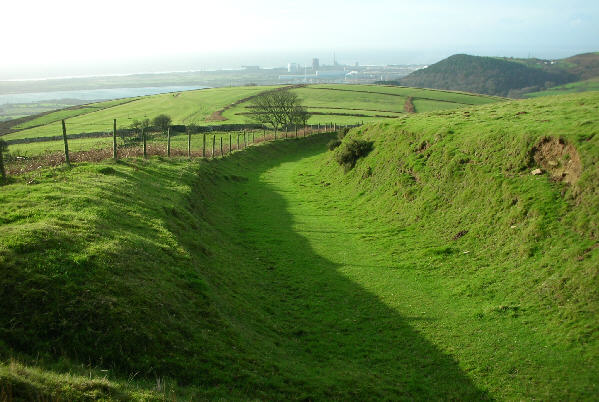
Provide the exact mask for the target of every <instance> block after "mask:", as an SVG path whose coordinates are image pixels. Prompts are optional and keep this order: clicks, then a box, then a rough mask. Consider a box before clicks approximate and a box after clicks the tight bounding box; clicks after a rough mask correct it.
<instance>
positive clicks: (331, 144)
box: [327, 140, 341, 151]
mask: <svg viewBox="0 0 599 402" xmlns="http://www.w3.org/2000/svg"><path fill="white" fill-rule="evenodd" d="M339 145H341V140H331V141H329V143H328V144H327V148H328V149H329V151H332V150H333V149H335V148H337V147H338V146H339Z"/></svg>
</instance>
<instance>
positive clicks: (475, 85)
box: [400, 53, 599, 97]
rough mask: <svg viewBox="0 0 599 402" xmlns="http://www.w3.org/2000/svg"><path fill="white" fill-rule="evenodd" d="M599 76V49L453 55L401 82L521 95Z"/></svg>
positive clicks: (419, 85)
mask: <svg viewBox="0 0 599 402" xmlns="http://www.w3.org/2000/svg"><path fill="white" fill-rule="evenodd" d="M595 76H599V53H585V54H580V55H576V56H572V57H569V58H566V59H560V60H542V59H536V58H532V59H516V58H499V57H481V56H471V55H466V54H456V55H453V56H450V57H448V58H446V59H444V60H441V61H440V62H438V63H435V64H433V65H431V66H429V67H428V68H425V69H422V70H418V71H415V72H413V73H412V74H410V75H408V76H407V77H404V78H403V79H401V81H400V84H401V85H406V86H415V87H423V88H435V89H450V90H458V91H467V92H475V93H482V94H489V95H499V96H509V97H521V96H522V95H523V94H524V93H527V92H534V91H541V90H544V89H547V88H551V87H554V86H556V85H561V84H566V83H569V82H574V81H578V80H583V79H588V78H592V77H595Z"/></svg>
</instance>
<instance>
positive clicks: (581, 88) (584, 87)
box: [525, 77, 599, 98]
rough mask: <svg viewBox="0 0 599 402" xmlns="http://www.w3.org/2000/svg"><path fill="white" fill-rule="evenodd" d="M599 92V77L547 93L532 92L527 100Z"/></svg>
mask: <svg viewBox="0 0 599 402" xmlns="http://www.w3.org/2000/svg"><path fill="white" fill-rule="evenodd" d="M587 91H599V77H596V78H591V79H588V80H584V81H577V82H571V83H569V84H564V85H559V86H556V87H552V88H549V89H546V90H545V91H539V92H530V93H527V94H525V96H526V97H527V98H538V97H539V96H551V95H564V94H569V93H576V92H587Z"/></svg>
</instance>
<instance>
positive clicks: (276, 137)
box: [275, 127, 277, 141]
mask: <svg viewBox="0 0 599 402" xmlns="http://www.w3.org/2000/svg"><path fill="white" fill-rule="evenodd" d="M276 140H277V128H276V127H275V141H276Z"/></svg>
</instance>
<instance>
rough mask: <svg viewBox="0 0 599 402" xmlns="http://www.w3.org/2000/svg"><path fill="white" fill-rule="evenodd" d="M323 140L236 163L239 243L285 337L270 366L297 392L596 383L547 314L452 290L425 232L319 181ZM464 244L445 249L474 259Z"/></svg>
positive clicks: (527, 388) (433, 391) (431, 395)
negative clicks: (495, 307)
mask: <svg viewBox="0 0 599 402" xmlns="http://www.w3.org/2000/svg"><path fill="white" fill-rule="evenodd" d="M323 145H324V142H323V140H322V139H321V140H314V141H312V144H311V147H312V148H311V149H309V150H303V152H301V153H294V154H287V156H284V157H283V158H282V159H279V160H276V159H275V160H274V161H268V162H265V164H263V166H262V167H260V168H257V169H255V170H253V171H249V172H248V171H247V170H246V171H245V172H241V171H238V172H237V174H245V175H246V176H247V178H248V181H247V182H244V183H239V184H236V185H235V187H234V188H235V190H234V191H235V193H234V198H235V199H236V200H237V201H236V204H235V207H234V208H233V210H235V211H237V214H236V221H237V224H238V225H239V227H240V234H239V236H240V237H239V239H238V241H239V243H240V244H243V245H244V247H245V249H246V250H248V253H249V255H247V256H246V259H247V260H249V259H251V260H254V261H257V265H258V266H261V268H260V269H261V273H258V274H257V276H256V277H255V278H253V279H252V280H254V281H256V286H257V288H256V289H259V291H260V292H262V293H263V294H262V296H261V299H262V300H263V301H264V303H265V305H263V306H261V308H264V309H265V310H266V311H268V312H269V314H270V317H268V321H271V322H272V323H273V326H274V327H275V328H276V332H277V333H278V335H281V337H280V338H279V340H278V341H276V342H275V344H276V345H277V347H276V349H277V350H279V352H281V350H285V352H283V353H287V354H288V355H287V356H285V357H284V358H280V359H279V358H276V359H273V361H279V362H282V361H286V363H285V365H288V366H287V367H286V368H284V367H279V368H277V369H276V371H278V370H279V369H281V371H284V370H288V372H287V373H286V374H283V375H282V376H283V377H286V376H288V375H289V376H291V377H293V376H295V375H297V381H299V383H298V385H299V389H301V390H303V392H305V394H304V395H298V396H299V397H306V398H316V399H318V398H319V397H322V396H323V395H324V396H327V397H342V398H345V397H349V396H352V397H358V398H361V399H362V398H363V399H371V398H375V399H382V398H391V399H396V398H407V399H422V400H430V399H439V398H441V399H487V398H491V399H494V398H499V399H522V398H525V399H528V398H531V399H532V398H541V399H554V398H555V399H562V398H570V397H575V398H576V397H580V396H583V395H586V396H587V397H588V396H589V395H591V394H592V393H593V392H594V391H593V389H591V388H588V387H589V386H591V387H592V385H590V384H593V382H594V381H593V377H594V376H595V375H594V374H593V373H592V370H589V366H588V365H589V364H590V365H591V366H593V365H594V363H593V362H590V361H589V362H584V360H578V359H579V356H580V358H581V359H583V357H582V355H579V354H578V353H577V352H576V351H575V349H576V348H575V347H573V346H572V345H565V344H555V343H553V342H552V339H551V336H550V335H548V332H549V331H550V329H549V328H547V327H545V326H544V323H543V321H544V319H543V315H542V314H540V315H537V314H536V313H534V312H519V313H512V312H510V311H509V308H508V309H507V310H508V311H507V313H506V314H504V313H503V312H501V311H499V312H494V311H484V308H482V306H483V305H485V304H486V303H488V300H480V299H477V298H475V297H472V298H468V297H465V298H457V297H455V294H454V293H453V292H452V291H451V289H448V287H450V286H451V285H452V282H451V281H452V280H455V278H450V279H449V280H448V278H445V277H444V274H443V273H441V272H440V271H439V270H437V269H436V268H437V267H440V266H443V264H444V259H443V257H442V256H441V258H435V257H423V253H422V250H427V249H430V248H431V245H434V244H431V243H432V242H434V241H433V240H431V239H428V238H426V235H424V234H422V233H420V232H419V231H418V230H417V229H414V228H410V227H402V226H401V225H389V222H388V220H386V219H380V217H377V216H376V211H373V210H369V209H368V208H364V207H357V206H356V204H355V203H353V202H352V201H351V200H350V199H349V198H348V197H347V196H346V194H344V193H343V191H344V190H342V189H339V188H334V186H331V183H327V182H325V181H323V180H321V178H322V175H321V172H320V171H319V169H320V168H321V167H322V161H323V151H322V149H323V148H322V147H323ZM282 155H285V153H282ZM345 191H346V190H345ZM232 195H233V194H232ZM471 252H472V254H478V255H479V256H480V255H484V251H482V252H481V251H480V250H471ZM460 254H461V255H458V256H452V257H448V258H452V259H453V260H454V262H455V260H456V259H457V260H460V259H470V258H471V261H470V262H468V263H467V264H476V259H478V258H479V256H477V257H474V256H472V257H471V255H472V254H470V251H466V252H465V253H460ZM469 254H470V255H469ZM424 255H426V253H424ZM423 259H428V260H430V261H422V260H423ZM472 261H474V262H472ZM457 275H459V274H456V276H457ZM499 310H501V309H499ZM265 353H266V354H267V355H269V354H270V353H272V354H273V356H274V355H276V353H277V352H276V351H274V350H273V351H265ZM277 375H278V374H277ZM277 375H275V377H276V376H277Z"/></svg>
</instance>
